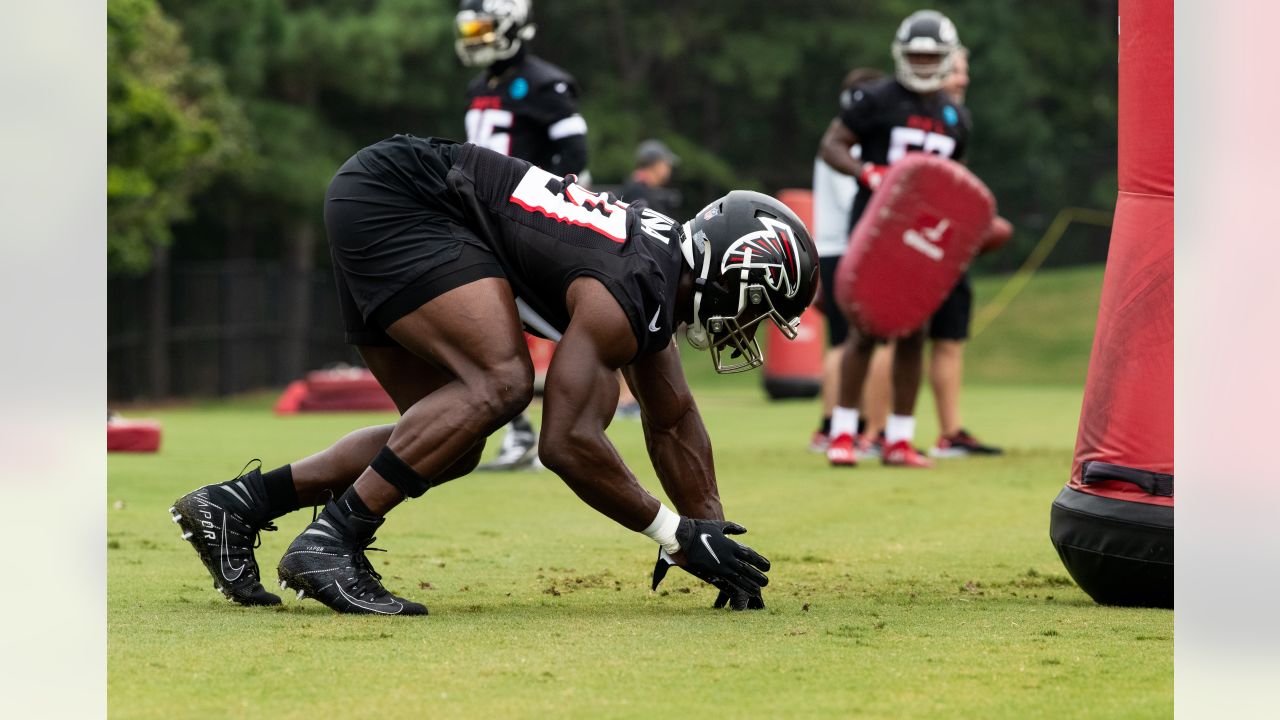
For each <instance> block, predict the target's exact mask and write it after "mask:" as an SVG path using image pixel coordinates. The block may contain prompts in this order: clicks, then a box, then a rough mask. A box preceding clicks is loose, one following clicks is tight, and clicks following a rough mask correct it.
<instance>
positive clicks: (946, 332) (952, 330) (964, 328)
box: [929, 273, 973, 340]
mask: <svg viewBox="0 0 1280 720" xmlns="http://www.w3.org/2000/svg"><path fill="white" fill-rule="evenodd" d="M972 314H973V286H972V285H970V284H969V273H965V274H964V275H961V276H960V282H958V283H956V286H955V287H954V288H952V289H951V294H950V295H948V296H947V299H946V300H943V301H942V307H940V308H938V310H937V311H936V312H935V313H933V317H931V318H929V339H931V340H965V339H967V338H968V337H969V316H970V315H972Z"/></svg>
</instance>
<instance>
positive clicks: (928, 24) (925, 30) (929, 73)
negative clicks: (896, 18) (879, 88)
mask: <svg viewBox="0 0 1280 720" xmlns="http://www.w3.org/2000/svg"><path fill="white" fill-rule="evenodd" d="M892 47H893V62H894V65H895V66H896V69H897V76H898V82H900V83H902V85H903V86H904V87H906V88H907V89H908V90H912V91H914V92H918V93H930V92H935V91H937V90H941V89H942V84H943V83H944V82H945V81H946V79H947V76H949V75H950V74H951V70H952V68H953V67H954V66H955V58H956V53H957V52H959V50H960V35H959V34H958V33H957V32H956V26H955V25H953V24H952V23H951V21H950V20H949V19H947V16H946V15H943V14H942V13H940V12H938V11H937V10H917V11H916V12H913V13H911V14H910V15H908V16H907V19H906V20H903V21H902V24H901V25H899V26H898V34H897V35H896V36H895V37H894V38H893V46H892ZM908 56H912V57H908ZM921 56H931V57H926V58H924V59H921Z"/></svg>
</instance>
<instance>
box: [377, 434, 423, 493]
mask: <svg viewBox="0 0 1280 720" xmlns="http://www.w3.org/2000/svg"><path fill="white" fill-rule="evenodd" d="M369 467H371V468H373V471H374V472H376V473H378V474H379V475H381V476H382V479H383V480H386V481H387V482H389V483H391V484H392V485H394V486H395V488H396V489H397V490H399V491H400V492H402V493H404V494H405V496H406V497H411V498H416V497H422V494H423V493H425V492H426V491H427V490H430V489H431V481H430V480H427V479H426V478H424V477H422V476H421V475H419V474H418V471H417V470H414V469H413V468H412V467H410V466H409V463H407V462H405V461H404V460H401V459H400V456H398V455H396V454H395V453H394V452H392V451H391V448H389V447H387V446H385V445H384V446H383V447H382V449H381V450H379V451H378V454H377V455H375V456H374V458H373V462H371V463H369Z"/></svg>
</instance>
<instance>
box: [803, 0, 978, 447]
mask: <svg viewBox="0 0 1280 720" xmlns="http://www.w3.org/2000/svg"><path fill="white" fill-rule="evenodd" d="M891 48H892V52H893V58H894V62H895V65H896V73H895V77H892V78H885V79H883V80H880V81H878V82H875V83H871V84H869V85H866V86H863V87H859V88H853V89H851V90H847V91H846V92H845V93H844V95H842V97H841V102H840V114H839V116H838V117H836V118H835V119H834V120H832V121H831V125H830V126H829V127H828V128H827V132H826V134H825V135H824V136H823V138H822V145H821V154H822V159H823V160H825V161H826V162H827V164H828V165H830V166H831V167H832V168H834V169H836V170H838V171H840V172H842V173H844V174H846V175H852V176H853V177H855V178H856V179H857V181H858V186H859V190H858V195H857V197H856V198H855V200H854V203H853V208H852V212H851V217H850V230H852V228H853V226H854V225H856V224H857V222H858V221H859V219H861V217H862V212H863V210H864V209H865V208H866V207H867V203H868V202H869V201H870V197H871V195H872V193H874V192H875V191H876V189H877V188H878V187H879V186H880V181H881V178H883V176H884V174H885V171H886V169H887V168H888V166H889V165H892V164H893V163H894V162H896V161H898V160H899V159H901V158H902V157H903V156H904V155H906V154H907V153H910V152H928V153H934V154H936V155H941V156H942V157H946V158H951V159H953V160H961V159H962V158H963V155H964V150H965V144H966V143H967V141H968V137H969V116H968V113H967V111H966V110H965V109H964V107H963V106H962V105H960V104H958V103H957V102H956V101H955V100H954V99H953V98H952V97H951V96H950V95H948V94H947V93H945V92H943V91H942V90H943V87H944V84H945V82H946V80H947V78H948V77H949V76H950V75H951V73H952V71H953V69H954V67H955V62H956V57H957V55H958V54H959V53H960V51H961V45H960V38H959V35H958V34H957V32H956V28H955V26H954V25H953V24H952V23H951V20H949V19H948V18H947V17H946V16H945V15H943V14H942V13H939V12H937V11H934V10H921V11H918V12H915V13H912V14H911V15H910V16H908V17H907V18H906V19H905V20H903V21H902V24H901V25H900V26H899V27H898V32H897V34H896V36H895V37H894V40H893V43H892V46H891ZM854 145H861V148H862V151H861V155H860V157H859V159H856V160H855V159H854V158H853V157H852V156H851V155H850V154H849V149H850V148H851V147H853V146H854ZM877 342H880V339H878V338H872V337H867V336H866V335H864V334H862V333H860V332H858V331H856V330H855V329H854V328H850V332H849V336H848V338H847V339H846V341H845V350H844V356H843V360H842V365H843V367H842V370H841V382H840V393H839V397H838V399H837V405H836V407H835V409H834V410H833V412H832V416H831V445H830V446H829V447H828V448H827V458H828V460H830V462H831V463H832V464H833V465H845V466H851V465H856V464H857V458H858V455H859V454H860V449H861V448H864V447H866V446H867V445H868V442H867V439H860V438H858V437H857V436H856V434H857V430H856V428H857V425H858V411H857V409H856V408H857V407H858V405H859V403H860V402H861V399H862V389H863V385H864V383H865V381H866V376H867V369H868V365H869V362H870V357H871V352H872V350H873V349H874V347H875V344H876V343H877ZM923 349H924V333H923V330H919V331H916V332H914V333H912V334H911V335H908V336H907V337H903V338H899V339H898V340H897V346H896V348H895V350H894V360H893V408H892V413H893V414H891V415H890V416H889V422H888V423H887V425H886V427H885V445H884V450H883V451H882V456H881V457H882V459H883V462H884V463H885V464H886V465H898V466H904V467H928V466H929V464H930V463H929V461H928V460H927V459H926V458H924V457H923V456H921V455H920V453H919V452H917V451H916V449H915V447H914V446H913V445H912V440H913V436H914V433H915V404H916V395H917V394H918V393H919V390H920V379H921V376H922V370H923Z"/></svg>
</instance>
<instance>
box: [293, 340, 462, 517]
mask: <svg viewBox="0 0 1280 720" xmlns="http://www.w3.org/2000/svg"><path fill="white" fill-rule="evenodd" d="M359 350H360V355H361V357H363V358H364V361H365V364H366V365H368V366H369V369H370V370H371V371H372V372H373V375H374V377H376V378H377V379H378V383H379V384H381V385H382V387H383V389H385V390H386V391H387V394H388V395H390V396H391V399H392V401H394V402H395V404H396V408H397V409H399V411H400V413H401V414H404V412H405V411H406V410H408V409H409V408H410V407H412V406H413V404H414V403H416V402H418V401H419V400H421V399H422V398H424V397H426V396H427V395H428V394H429V393H431V392H433V391H435V390H437V389H439V388H440V387H441V386H443V385H444V384H445V383H447V382H449V380H450V375H449V374H448V373H446V372H444V371H442V370H440V369H439V368H437V367H435V366H433V365H431V364H430V363H428V362H427V361H425V360H423V359H422V358H419V357H418V356H416V355H414V354H413V353H411V352H409V351H408V350H405V349H404V348H402V347H397V346H387V347H383V346H371V345H365V346H361V347H360V348H359ZM394 428H395V425H376V426H374V427H367V428H361V429H359V430H356V431H354V432H352V433H350V434H349V435H347V436H346V437H343V438H342V439H341V440H339V441H338V442H336V443H334V444H333V445H331V446H330V447H328V448H326V449H324V450H321V451H320V452H318V453H316V454H314V455H311V456H310V457H307V458H304V459H302V460H299V461H297V462H295V463H293V464H292V470H293V487H294V490H295V491H296V492H297V493H298V500H299V502H300V503H301V504H302V505H303V506H306V505H319V504H321V503H323V502H324V501H325V499H326V498H329V497H337V496H338V495H341V494H342V493H343V492H344V491H345V490H346V489H347V488H348V487H350V486H351V484H352V483H354V482H355V481H356V478H358V477H360V474H361V473H362V472H364V469H365V468H367V467H369V463H370V462H372V461H373V457H374V455H377V454H378V451H379V450H381V449H382V446H383V445H386V444H387V441H388V440H389V439H390V438H391V431H392V430H393V429H394ZM483 450H484V439H483V438H481V439H480V441H479V442H477V443H476V444H475V446H474V447H472V449H471V450H470V451H469V452H467V453H466V454H464V455H463V456H462V457H461V458H459V459H458V461H457V462H455V463H454V464H453V465H451V466H449V467H448V468H446V469H445V470H444V471H443V472H442V473H441V474H440V475H439V476H438V477H436V478H434V482H435V484H437V485H438V484H440V483H443V482H447V481H449V480H453V479H455V478H460V477H462V476H463V475H466V474H467V473H469V472H471V471H472V470H474V469H475V466H476V465H477V464H479V462H480V455H481V453H482V452H483Z"/></svg>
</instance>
